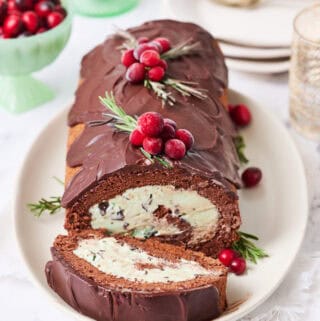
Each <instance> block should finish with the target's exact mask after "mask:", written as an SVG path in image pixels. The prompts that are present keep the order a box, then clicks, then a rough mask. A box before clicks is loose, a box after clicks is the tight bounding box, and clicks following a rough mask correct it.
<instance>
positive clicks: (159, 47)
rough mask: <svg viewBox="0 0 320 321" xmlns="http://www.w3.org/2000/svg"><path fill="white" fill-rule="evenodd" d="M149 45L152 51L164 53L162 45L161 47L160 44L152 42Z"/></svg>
mask: <svg viewBox="0 0 320 321" xmlns="http://www.w3.org/2000/svg"><path fill="white" fill-rule="evenodd" d="M148 44H149V46H150V47H151V48H152V50H155V51H157V52H159V53H161V52H162V47H161V45H160V44H159V43H158V42H155V41H151V42H149V43H148Z"/></svg>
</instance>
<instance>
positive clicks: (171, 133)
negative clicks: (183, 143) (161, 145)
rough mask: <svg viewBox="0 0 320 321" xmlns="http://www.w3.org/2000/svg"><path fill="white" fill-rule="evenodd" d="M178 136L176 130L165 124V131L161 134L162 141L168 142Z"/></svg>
mask: <svg viewBox="0 0 320 321" xmlns="http://www.w3.org/2000/svg"><path fill="white" fill-rule="evenodd" d="M175 135H176V130H175V128H174V127H173V126H172V125H170V124H164V126H163V130H162V133H161V137H162V139H163V140H164V141H165V142H166V141H167V140H168V139H172V138H174V137H175Z"/></svg>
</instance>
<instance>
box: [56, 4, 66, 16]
mask: <svg viewBox="0 0 320 321" xmlns="http://www.w3.org/2000/svg"><path fill="white" fill-rule="evenodd" d="M54 12H59V13H61V14H62V15H63V17H66V16H67V14H68V13H67V11H66V9H65V8H63V7H62V6H60V5H58V6H56V7H55V8H54Z"/></svg>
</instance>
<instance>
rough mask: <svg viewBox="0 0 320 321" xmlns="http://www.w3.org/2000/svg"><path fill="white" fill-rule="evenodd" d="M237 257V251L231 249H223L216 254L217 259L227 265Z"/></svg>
mask: <svg viewBox="0 0 320 321" xmlns="http://www.w3.org/2000/svg"><path fill="white" fill-rule="evenodd" d="M236 257H237V253H236V252H235V251H234V250H232V249H223V250H221V252H220V253H219V255H218V258H219V261H220V262H221V263H222V264H223V265H224V266H227V267H229V266H230V264H231V262H232V261H233V259H234V258H236Z"/></svg>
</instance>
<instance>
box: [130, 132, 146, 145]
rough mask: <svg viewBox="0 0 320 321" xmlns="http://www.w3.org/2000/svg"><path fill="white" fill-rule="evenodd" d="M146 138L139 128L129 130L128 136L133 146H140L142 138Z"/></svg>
mask: <svg viewBox="0 0 320 321" xmlns="http://www.w3.org/2000/svg"><path fill="white" fill-rule="evenodd" d="M145 138H146V135H145V134H143V133H142V132H141V131H140V130H139V129H135V130H133V131H132V132H131V134H130V136H129V140H130V143H131V144H132V145H133V146H137V147H140V146H142V144H143V140H144V139H145Z"/></svg>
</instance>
